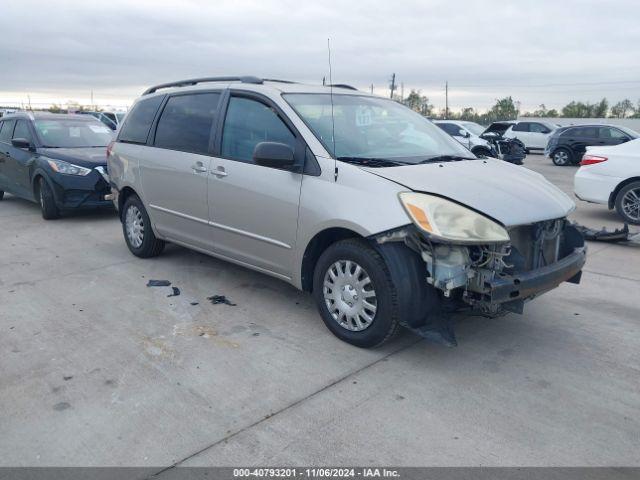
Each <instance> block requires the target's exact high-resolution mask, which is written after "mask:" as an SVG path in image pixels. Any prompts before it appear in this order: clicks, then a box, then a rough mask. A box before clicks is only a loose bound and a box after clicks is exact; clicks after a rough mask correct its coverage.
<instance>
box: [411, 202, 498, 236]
mask: <svg viewBox="0 0 640 480" xmlns="http://www.w3.org/2000/svg"><path fill="white" fill-rule="evenodd" d="M400 202H401V203H402V205H403V207H404V208H405V210H406V211H407V214H408V215H409V217H411V220H413V223H414V224H415V225H416V226H417V227H418V228H419V229H420V230H422V231H423V232H425V233H427V234H428V235H430V236H433V237H436V238H439V239H441V240H445V241H448V242H451V243H502V242H508V241H509V234H508V233H507V231H506V230H505V228H504V227H503V226H502V225H499V224H498V223H496V222H494V221H493V220H490V219H489V218H487V217H485V216H484V215H481V214H479V213H476V212H474V211H473V210H471V209H469V208H466V207H463V206H462V205H458V204H457V203H455V202H452V201H450V200H445V199H444V198H441V197H436V196H434V195H427V194H424V193H414V192H403V193H400Z"/></svg>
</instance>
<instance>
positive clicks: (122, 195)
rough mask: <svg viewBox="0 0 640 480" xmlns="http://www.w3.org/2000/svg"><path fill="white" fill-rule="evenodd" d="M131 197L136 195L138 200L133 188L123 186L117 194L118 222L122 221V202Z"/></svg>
mask: <svg viewBox="0 0 640 480" xmlns="http://www.w3.org/2000/svg"><path fill="white" fill-rule="evenodd" d="M131 195H136V196H137V197H138V198H140V195H138V192H136V191H135V190H134V189H133V187H130V186H129V185H125V186H124V187H122V189H120V191H119V192H118V216H119V217H120V221H122V208H123V207H124V202H126V201H127V198H129V197H130V196H131Z"/></svg>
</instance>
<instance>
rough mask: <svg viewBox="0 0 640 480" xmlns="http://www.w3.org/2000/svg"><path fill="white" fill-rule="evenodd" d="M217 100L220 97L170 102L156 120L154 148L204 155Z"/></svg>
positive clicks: (201, 96)
mask: <svg viewBox="0 0 640 480" xmlns="http://www.w3.org/2000/svg"><path fill="white" fill-rule="evenodd" d="M219 99H220V94H219V93H201V94H194V95H179V96H176V97H171V98H169V100H168V101H167V104H166V105H165V107H164V110H162V114H161V115H160V120H158V128H157V129H156V140H155V146H156V147H160V148H170V149H172V150H182V151H184V152H193V153H207V150H208V147H209V136H210V134H211V127H212V126H213V119H214V118H215V115H216V110H217V108H218V100H219Z"/></svg>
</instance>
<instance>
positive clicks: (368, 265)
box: [313, 239, 399, 348]
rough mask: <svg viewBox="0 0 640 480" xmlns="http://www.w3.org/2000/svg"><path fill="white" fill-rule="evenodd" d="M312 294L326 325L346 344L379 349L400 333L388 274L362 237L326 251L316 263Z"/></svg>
mask: <svg viewBox="0 0 640 480" xmlns="http://www.w3.org/2000/svg"><path fill="white" fill-rule="evenodd" d="M313 295H314V298H315V300H316V304H317V306H318V310H319V311H320V315H321V316H322V320H323V321H324V323H325V325H326V326H327V328H329V330H331V332H332V333H333V334H334V335H335V336H336V337H338V338H339V339H340V340H343V341H345V342H347V343H350V344H352V345H355V346H357V347H362V348H371V347H377V346H379V345H382V344H383V343H385V342H386V341H388V340H389V339H390V338H392V337H393V336H394V334H395V333H396V332H397V331H398V327H399V308H398V299H397V295H396V289H395V286H394V284H393V282H392V280H391V274H390V272H389V269H388V268H387V265H386V263H385V261H384V259H383V258H382V257H381V256H380V254H379V253H378V252H377V251H376V250H374V249H373V248H372V247H371V246H370V245H369V244H368V243H367V242H366V241H364V240H359V239H347V240H342V241H340V242H337V243H335V244H333V245H331V246H330V247H329V248H327V250H325V251H324V253H323V254H322V255H321V256H320V258H319V259H318V263H317V264H316V267H315V271H314V276H313Z"/></svg>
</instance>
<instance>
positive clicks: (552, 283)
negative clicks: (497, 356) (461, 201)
mask: <svg viewBox="0 0 640 480" xmlns="http://www.w3.org/2000/svg"><path fill="white" fill-rule="evenodd" d="M507 232H508V234H509V241H507V242H502V243H494V244H486V245H481V244H479V245H470V244H455V243H449V242H442V241H436V240H435V239H433V238H430V237H429V236H428V235H425V234H424V233H423V232H421V231H420V230H419V229H418V228H416V227H415V226H413V225H411V226H407V227H404V228H402V229H399V230H396V231H393V232H386V233H385V234H382V235H379V236H377V237H376V241H377V243H378V244H379V245H381V247H383V246H384V245H385V244H387V243H389V242H403V243H404V244H405V245H406V246H408V247H409V248H410V249H411V250H413V251H414V252H415V253H417V254H418V255H419V256H420V258H421V259H422V261H423V262H424V263H423V268H424V277H423V278H424V282H425V283H426V285H430V286H432V287H434V289H435V290H436V291H437V292H438V293H439V303H440V306H439V308H437V309H432V312H438V315H439V316H440V317H441V315H442V312H444V311H446V310H447V309H448V310H460V309H469V310H472V311H473V312H475V313H479V314H481V315H485V316H498V315H501V314H503V313H506V312H515V313H522V312H523V308H524V303H525V302H526V301H528V300H531V299H533V298H534V297H536V296H538V295H540V294H542V293H544V292H547V291H549V290H552V289H553V288H555V287H557V286H558V285H560V284H561V283H562V282H565V281H568V282H571V283H579V282H580V276H581V269H582V267H583V265H584V263H585V260H586V247H585V244H584V238H583V236H582V234H581V233H580V232H579V231H578V230H577V229H576V228H575V227H574V226H572V225H571V224H570V223H569V222H568V221H567V220H566V219H564V218H563V219H556V220H549V221H543V222H537V223H534V224H531V225H521V226H516V227H511V228H508V229H507ZM432 316H433V315H432ZM423 321H424V323H423V324H422V325H419V324H415V322H414V324H413V325H411V324H408V325H407V326H409V327H410V328H413V329H414V330H416V331H417V332H418V333H421V334H422V333H424V332H425V331H431V330H439V333H438V332H436V336H438V335H439V336H440V341H441V343H445V344H455V337H453V333H452V329H451V326H450V324H448V323H447V322H444V321H443V320H442V318H439V319H438V320H437V321H436V322H435V323H434V322H433V321H431V320H430V319H429V315H427V316H426V317H425V318H423ZM430 326H431V327H432V328H431V329H430V328H429V327H430ZM425 327H426V328H425ZM420 330H422V331H420ZM425 336H429V337H430V338H432V339H433V331H431V333H430V334H429V335H425ZM436 340H438V339H437V338H436Z"/></svg>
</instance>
